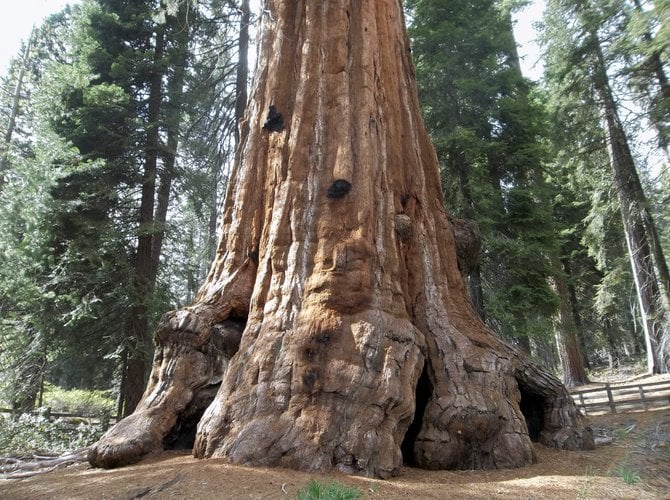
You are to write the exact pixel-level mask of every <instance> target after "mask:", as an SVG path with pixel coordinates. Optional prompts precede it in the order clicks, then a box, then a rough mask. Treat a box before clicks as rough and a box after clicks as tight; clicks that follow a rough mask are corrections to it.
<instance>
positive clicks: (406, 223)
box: [395, 214, 412, 243]
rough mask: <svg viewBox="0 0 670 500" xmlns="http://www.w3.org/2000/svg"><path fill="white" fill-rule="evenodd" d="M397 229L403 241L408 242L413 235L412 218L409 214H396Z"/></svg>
mask: <svg viewBox="0 0 670 500" xmlns="http://www.w3.org/2000/svg"><path fill="white" fill-rule="evenodd" d="M395 231H396V233H398V238H400V241H402V242H403V243H407V242H408V241H409V240H410V238H411V237H412V219H410V217H409V215H407V214H397V215H396V216H395Z"/></svg>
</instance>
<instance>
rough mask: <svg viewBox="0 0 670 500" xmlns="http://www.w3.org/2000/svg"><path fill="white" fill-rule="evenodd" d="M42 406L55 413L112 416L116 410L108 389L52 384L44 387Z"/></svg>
mask: <svg viewBox="0 0 670 500" xmlns="http://www.w3.org/2000/svg"><path fill="white" fill-rule="evenodd" d="M42 406H43V407H48V408H50V409H51V411H52V412H55V413H75V414H77V415H82V416H103V415H107V416H112V415H114V413H115V412H116V401H115V399H114V398H113V397H112V391H110V390H106V391H101V390H83V389H69V390H66V389H63V388H61V387H57V386H54V385H52V384H47V385H46V387H45V391H44V396H43V401H42Z"/></svg>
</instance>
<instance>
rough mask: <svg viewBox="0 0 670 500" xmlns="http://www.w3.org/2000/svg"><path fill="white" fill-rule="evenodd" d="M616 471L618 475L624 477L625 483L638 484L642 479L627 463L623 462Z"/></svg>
mask: <svg viewBox="0 0 670 500" xmlns="http://www.w3.org/2000/svg"><path fill="white" fill-rule="evenodd" d="M615 472H616V475H617V476H619V477H620V478H621V479H623V482H624V483H626V484H628V485H631V486H633V485H636V484H637V483H639V482H640V481H641V480H642V478H641V477H640V474H639V473H638V472H637V471H635V470H633V469H632V468H631V466H630V465H628V464H627V463H623V464H621V465H620V466H619V467H617V469H616V471H615Z"/></svg>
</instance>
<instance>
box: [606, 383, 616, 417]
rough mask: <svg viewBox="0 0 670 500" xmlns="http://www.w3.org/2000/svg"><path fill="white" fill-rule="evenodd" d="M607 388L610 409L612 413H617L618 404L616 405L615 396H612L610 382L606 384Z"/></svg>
mask: <svg viewBox="0 0 670 500" xmlns="http://www.w3.org/2000/svg"><path fill="white" fill-rule="evenodd" d="M605 389H606V390H607V401H608V402H609V404H610V410H611V412H612V413H616V406H615V405H614V398H613V397H612V388H611V387H610V384H609V382H608V383H607V384H605Z"/></svg>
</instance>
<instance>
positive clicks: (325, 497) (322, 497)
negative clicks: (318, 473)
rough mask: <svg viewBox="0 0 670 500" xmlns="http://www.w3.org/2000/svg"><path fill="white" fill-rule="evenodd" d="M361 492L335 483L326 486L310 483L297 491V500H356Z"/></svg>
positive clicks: (315, 482)
mask: <svg viewBox="0 0 670 500" xmlns="http://www.w3.org/2000/svg"><path fill="white" fill-rule="evenodd" d="M359 498H361V492H360V490H359V489H358V488H356V487H352V486H346V485H344V484H342V483H338V482H337V481H333V482H330V483H328V484H323V483H319V482H318V481H314V480H312V481H310V482H309V483H307V484H306V485H305V486H303V487H302V488H300V489H299V490H298V493H297V495H296V499H297V500H358V499H359Z"/></svg>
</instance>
